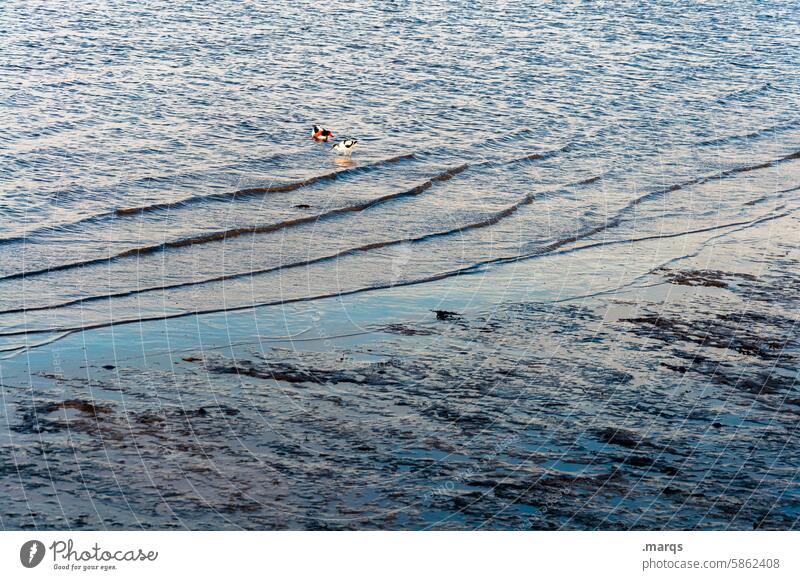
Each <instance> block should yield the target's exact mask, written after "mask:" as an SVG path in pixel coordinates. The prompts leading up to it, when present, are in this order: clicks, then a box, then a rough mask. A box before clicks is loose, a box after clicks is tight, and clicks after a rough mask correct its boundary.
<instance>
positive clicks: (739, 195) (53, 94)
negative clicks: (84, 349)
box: [0, 1, 800, 353]
mask: <svg viewBox="0 0 800 580" xmlns="http://www.w3.org/2000/svg"><path fill="white" fill-rule="evenodd" d="M798 12H800V9H798V8H797V7H796V6H793V5H791V4H785V3H778V2H762V3H759V4H758V5H753V4H752V3H748V2H712V3H704V4H703V5H700V6H692V7H686V6H680V7H679V6H676V5H675V3H673V2H668V1H664V2H652V3H647V4H646V5H642V4H640V3H626V2H622V3H611V2H604V3H581V2H569V3H560V4H559V5H558V6H553V7H542V8H537V9H536V10H535V11H533V10H532V9H531V8H530V7H529V6H527V5H525V3H515V2H502V3H499V5H496V4H495V3H492V4H491V5H489V4H487V5H483V6H480V5H478V6H476V5H473V4H472V3H470V4H465V5H463V6H454V5H452V4H450V3H447V4H444V3H442V4H439V3H424V4H423V3H416V2H393V3H380V4H373V3H369V2H359V1H349V2H342V3H340V2H328V3H326V4H325V5H324V6H319V5H318V3H303V2H292V3H286V2H274V3H270V4H269V5H260V4H241V3H238V2H217V3H214V5H212V6H205V5H203V6H200V5H196V4H195V3H194V2H157V1H151V2H144V3H138V4H134V5H129V4H128V3H94V2H82V3H70V4H66V5H65V4H63V3H56V2H38V3H29V2H5V3H4V5H3V8H2V11H1V12H0V29H2V34H0V74H2V81H3V82H2V88H0V103H1V106H0V115H2V123H0V143H1V144H2V145H1V146H2V150H1V151H0V154H2V164H1V166H0V212H2V216H3V220H2V222H0V310H1V311H2V312H0V335H2V340H3V342H2V348H3V349H4V350H7V351H9V352H11V353H14V352H17V350H18V349H19V347H20V346H21V345H23V344H25V342H26V341H30V340H34V339H35V340H40V339H48V338H51V337H56V336H60V335H61V333H62V332H63V331H65V330H74V329H80V328H85V327H94V326H103V325H107V324H109V323H110V322H112V321H115V322H124V321H135V320H140V319H152V318H160V317H165V316H167V317H169V316H181V315H185V314H187V313H193V312H198V311H199V312H210V311H219V310H228V309H241V308H246V307H248V306H252V305H256V304H270V303H279V302H284V301H295V300H304V299H309V298H314V297H320V296H329V295H336V294H340V293H348V292H353V291H361V290H369V289H371V288H382V287H387V286H393V285H402V284H408V283H414V282H418V281H424V280H428V279H440V278H441V277H443V276H448V275H454V274H456V273H458V272H462V271H464V270H465V269H466V270H469V269H470V268H471V267H474V266H475V265H477V264H484V263H487V262H488V263H492V262H494V261H498V260H499V261H504V260H507V259H514V258H515V257H518V256H531V255H537V254H541V253H543V252H551V251H556V250H559V249H561V248H564V247H569V246H570V245H571V244H575V243H577V242H580V241H583V240H589V239H593V240H595V241H597V240H609V239H611V240H616V239H621V238H627V237H644V236H650V235H657V234H660V233H670V232H672V233H675V232H681V231H688V230H697V229H703V228H707V227H715V226H717V225H719V224H720V223H725V222H746V221H748V220H753V219H758V218H759V216H762V215H763V214H764V211H765V209H764V204H763V203H757V200H764V199H766V200H767V203H768V205H769V207H773V206H774V205H775V204H774V203H773V202H772V201H770V200H774V199H778V198H780V199H782V200H783V201H784V202H785V204H788V205H787V208H788V210H792V211H793V209H794V206H793V203H794V202H793V198H794V196H793V194H791V193H778V192H781V191H784V190H790V189H792V188H793V187H795V186H797V185H800V177H798V171H797V166H800V161H798V160H797V159H795V158H793V157H791V156H792V155H793V154H794V153H796V152H797V151H800V116H798V113H797V110H798V106H797V105H798V78H799V77H798V74H797V73H798V63H800V59H799V58H798V57H799V56H800V47H798V45H797V43H796V42H793V39H795V38H796V37H797V33H798V25H797V22H798V21H800V19H799V18H798V16H799V15H800V14H798ZM313 124H321V125H324V126H325V127H328V128H330V129H332V130H333V131H334V133H335V134H336V135H337V137H350V136H352V137H356V138H358V139H359V149H358V150H357V151H356V153H355V154H354V156H353V158H352V159H351V160H349V161H348V160H343V159H340V158H336V157H335V156H333V155H332V154H331V153H330V152H329V146H327V145H324V144H317V143H314V142H312V141H311V139H310V138H309V137H310V132H311V126H312V125H313ZM750 202H753V203H752V204H750V205H747V204H748V203H750ZM298 206H301V207H298ZM305 206H309V207H305ZM643 259H646V256H643ZM555 275H556V276H558V274H557V273H556V274H555ZM551 282H553V281H551Z"/></svg>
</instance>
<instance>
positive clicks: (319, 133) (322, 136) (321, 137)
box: [311, 125, 333, 141]
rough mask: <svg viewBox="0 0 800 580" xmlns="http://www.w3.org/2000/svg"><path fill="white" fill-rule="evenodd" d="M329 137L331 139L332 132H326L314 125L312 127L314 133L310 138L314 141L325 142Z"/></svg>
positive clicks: (324, 129)
mask: <svg viewBox="0 0 800 580" xmlns="http://www.w3.org/2000/svg"><path fill="white" fill-rule="evenodd" d="M331 137H333V133H332V132H330V131H328V130H327V129H326V128H324V127H317V126H316V125H314V132H313V133H311V138H312V139H313V140H314V141H327V140H328V139H330V138H331Z"/></svg>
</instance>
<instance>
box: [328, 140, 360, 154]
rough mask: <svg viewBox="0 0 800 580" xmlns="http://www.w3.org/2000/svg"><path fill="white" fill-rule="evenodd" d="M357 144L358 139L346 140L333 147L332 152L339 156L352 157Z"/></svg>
mask: <svg viewBox="0 0 800 580" xmlns="http://www.w3.org/2000/svg"><path fill="white" fill-rule="evenodd" d="M356 143H358V141H357V140H356V139H345V140H344V141H340V142H339V143H337V144H336V145H334V146H333V147H331V151H333V152H334V153H338V154H339V155H350V154H351V153H352V152H353V149H355V148H356Z"/></svg>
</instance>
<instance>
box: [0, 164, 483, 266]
mask: <svg viewBox="0 0 800 580" xmlns="http://www.w3.org/2000/svg"><path fill="white" fill-rule="evenodd" d="M468 168H469V164H466V163H465V164H463V165H459V166H457V167H453V168H450V169H447V170H445V171H443V172H441V173H439V174H437V175H435V176H433V177H431V178H430V179H428V180H426V181H424V182H422V183H420V184H419V185H416V186H414V187H412V188H411V189H407V190H405V191H400V192H397V193H389V194H387V195H384V196H381V197H377V198H373V199H370V200H367V201H365V202H362V203H357V204H354V205H348V206H344V207H338V208H335V209H332V210H330V211H327V212H325V213H321V214H316V215H310V216H304V217H300V218H294V219H290V220H284V221H281V222H276V223H272V224H266V225H262V226H245V227H239V228H233V229H229V230H223V231H219V232H212V233H209V234H204V235H201V236H193V237H190V238H182V239H180V240H175V241H171V242H163V243H160V244H153V245H151V246H140V247H138V248H131V249H130V250H125V251H124V252H120V253H118V254H114V255H113V256H106V257H105V258H93V259H91V260H83V261H79V262H69V263H67V264H59V265H55V266H50V267H48V268H41V269H39V270H29V271H23V272H16V273H14V274H8V275H6V276H0V281H4V280H18V279H21V278H32V277H35V276H42V275H45V274H48V273H51V272H59V271H63V270H71V269H74V268H83V267H85V266H94V265H97V264H108V263H111V262H114V261H116V260H119V259H123V258H129V257H133V256H143V255H147V254H154V253H156V252H162V251H165V250H168V249H174V248H183V247H186V246H193V245H198V244H206V243H210V242H217V241H223V240H226V239H230V238H236V237H239V236H243V235H247V234H266V233H271V232H276V231H279V230H282V229H286V228H290V227H296V226H299V225H302V224H306V223H311V222H317V221H320V220H324V219H330V218H332V217H335V216H339V215H342V214H347V213H357V212H362V211H365V210H367V209H369V208H372V207H375V206H377V205H380V204H383V203H386V202H388V201H391V200H395V199H399V198H402V197H410V196H415V195H419V194H421V193H422V192H424V191H426V190H428V189H430V188H431V187H433V185H434V184H436V183H437V182H441V181H447V180H449V179H452V178H453V177H455V176H456V175H458V174H459V173H462V172H463V171H466V170H467V169H468Z"/></svg>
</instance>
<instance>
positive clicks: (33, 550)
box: [19, 540, 44, 568]
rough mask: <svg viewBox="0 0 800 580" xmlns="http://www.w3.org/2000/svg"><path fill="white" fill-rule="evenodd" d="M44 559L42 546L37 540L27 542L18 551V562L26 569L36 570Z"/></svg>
mask: <svg viewBox="0 0 800 580" xmlns="http://www.w3.org/2000/svg"><path fill="white" fill-rule="evenodd" d="M43 559H44V544H43V543H41V542H40V541H39V540H29V541H27V542H25V543H24V544H22V547H21V548H20V549H19V561H20V562H22V565H23V566H25V567H26V568H36V566H38V565H39V564H41V563H42V560H43Z"/></svg>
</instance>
